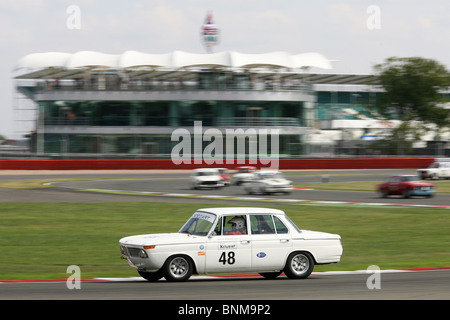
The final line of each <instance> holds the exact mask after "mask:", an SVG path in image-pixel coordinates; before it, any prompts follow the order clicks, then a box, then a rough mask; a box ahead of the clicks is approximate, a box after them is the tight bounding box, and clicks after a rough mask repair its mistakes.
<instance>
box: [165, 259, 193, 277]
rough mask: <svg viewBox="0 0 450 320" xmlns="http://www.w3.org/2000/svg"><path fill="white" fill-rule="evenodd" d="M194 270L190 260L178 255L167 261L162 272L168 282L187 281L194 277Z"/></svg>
mask: <svg viewBox="0 0 450 320" xmlns="http://www.w3.org/2000/svg"><path fill="white" fill-rule="evenodd" d="M193 269H194V267H193V264H192V261H191V259H190V258H188V257H186V256H183V255H176V256H172V257H170V258H169V259H167V261H166V263H165V264H164V266H163V268H162V272H163V276H164V278H166V280H167V281H186V280H187V279H189V278H190V276H191V275H192V272H193Z"/></svg>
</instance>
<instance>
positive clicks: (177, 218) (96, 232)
mask: <svg viewBox="0 0 450 320" xmlns="http://www.w3.org/2000/svg"><path fill="white" fill-rule="evenodd" d="M1 205H2V210H1V211H0V221H1V224H0V234H1V237H0V247H1V248H2V258H1V260H0V280H8V279H9V280H11V279H14V280H20V279H59V278H67V277H68V276H69V275H70V274H68V273H67V267H68V266H69V265H78V266H79V267H80V268H81V277H82V278H91V277H129V276H136V275H137V273H136V271H135V270H134V269H132V268H131V267H129V266H128V264H127V263H126V261H125V260H121V259H120V253H119V246H118V240H119V239H120V238H121V237H124V236H128V235H133V234H142V233H158V232H176V231H177V230H178V229H179V228H180V227H181V226H182V225H183V223H184V222H185V221H186V220H187V219H188V218H189V217H190V215H191V214H192V213H193V212H194V211H195V210H196V209H198V208H201V207H205V205H204V204H191V203H159V202H158V203H156V202H150V203H149V202H145V203H63V204H61V203H14V202H12V203H10V202H3V203H1ZM220 206H232V205H220ZM255 206H258V205H257V204H255ZM270 207H274V208H279V209H282V210H285V212H286V213H287V214H288V215H289V216H290V217H291V219H292V220H294V221H295V222H296V223H297V225H298V226H299V227H301V228H303V229H309V230H318V231H324V232H331V233H339V234H340V235H341V236H342V243H343V246H344V254H343V257H342V260H341V262H340V263H338V264H332V265H324V266H317V267H316V269H315V270H316V271H328V270H360V269H366V268H367V267H368V266H370V265H378V266H379V267H380V268H381V269H388V268H415V267H442V266H449V265H450V252H449V250H448V245H449V244H450V232H449V230H450V215H449V211H448V210H445V209H436V208H404V207H400V208H397V207H395V208H392V207H376V208H374V207H364V206H320V205H287V206H270Z"/></svg>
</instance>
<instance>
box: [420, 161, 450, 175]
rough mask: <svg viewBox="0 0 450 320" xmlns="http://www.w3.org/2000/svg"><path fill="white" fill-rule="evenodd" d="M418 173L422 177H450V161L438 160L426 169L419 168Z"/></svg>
mask: <svg viewBox="0 0 450 320" xmlns="http://www.w3.org/2000/svg"><path fill="white" fill-rule="evenodd" d="M417 175H418V176H419V177H420V178H421V179H440V178H445V179H450V162H449V161H448V160H447V161H436V162H433V163H432V164H430V166H429V167H428V168H426V169H417Z"/></svg>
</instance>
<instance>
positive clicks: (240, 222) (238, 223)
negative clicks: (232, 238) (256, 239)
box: [228, 217, 245, 230]
mask: <svg viewBox="0 0 450 320" xmlns="http://www.w3.org/2000/svg"><path fill="white" fill-rule="evenodd" d="M228 223H229V224H231V226H232V227H233V229H235V230H239V229H244V228H245V220H244V219H242V218H239V217H234V218H233V219H231V220H230V221H228Z"/></svg>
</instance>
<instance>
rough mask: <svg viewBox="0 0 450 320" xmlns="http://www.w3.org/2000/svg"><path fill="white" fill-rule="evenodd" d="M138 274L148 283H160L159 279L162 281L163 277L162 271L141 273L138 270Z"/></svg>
mask: <svg viewBox="0 0 450 320" xmlns="http://www.w3.org/2000/svg"><path fill="white" fill-rule="evenodd" d="M138 273H139V274H140V276H141V277H142V278H144V279H145V280H147V281H151V282H154V281H158V280H159V279H161V278H162V277H163V274H162V271H161V270H158V271H156V272H147V271H141V270H138Z"/></svg>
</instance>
